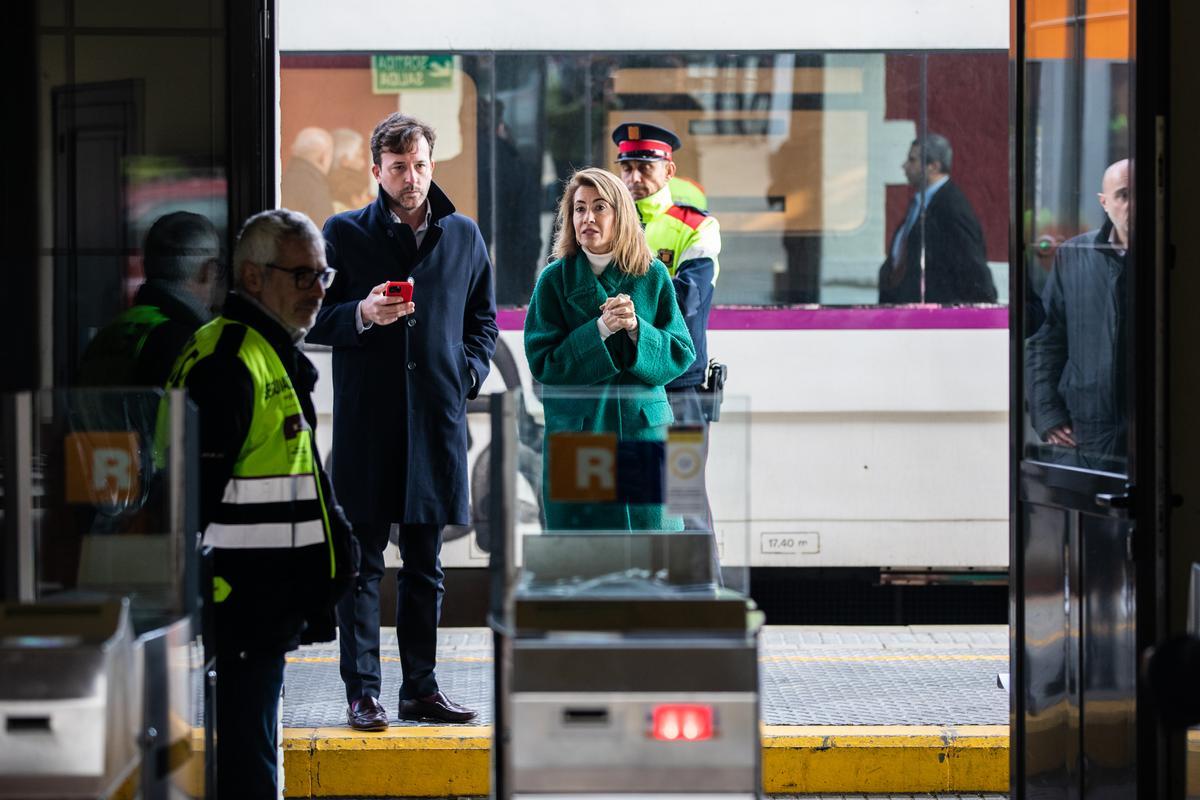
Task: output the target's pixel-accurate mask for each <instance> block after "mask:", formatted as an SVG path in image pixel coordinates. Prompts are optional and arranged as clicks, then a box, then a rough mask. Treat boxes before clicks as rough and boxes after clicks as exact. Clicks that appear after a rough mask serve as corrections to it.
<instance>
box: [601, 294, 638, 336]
mask: <svg viewBox="0 0 1200 800" xmlns="http://www.w3.org/2000/svg"><path fill="white" fill-rule="evenodd" d="M600 319H601V320H602V321H603V322H604V327H606V328H608V329H609V330H610V331H613V332H614V333H615V332H616V331H619V330H621V329H622V328H624V329H625V330H627V331H629V332H630V333H633V332H634V331H636V330H637V326H638V318H637V311H636V310H635V309H634V307H633V298H631V297H630V296H629V295H627V294H618V295H617V296H616V297H610V298H608V299H607V300H605V301H604V302H603V303H601V304H600Z"/></svg>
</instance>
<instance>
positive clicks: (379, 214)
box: [369, 182, 455, 230]
mask: <svg viewBox="0 0 1200 800" xmlns="http://www.w3.org/2000/svg"><path fill="white" fill-rule="evenodd" d="M428 200H429V212H430V216H429V224H430V225H431V226H432V225H438V223H439V222H440V221H441V220H442V219H443V218H445V217H448V216H450V215H451V214H453V213H455V208H454V203H451V202H450V198H449V197H447V196H446V193H445V192H443V191H442V190H441V187H439V186H438V185H437V184H436V183H432V182H431V183H430V184H429V196H428ZM369 208H370V213H369V219H370V224H371V225H372V226H376V227H379V228H381V229H383V230H387V229H388V228H389V227H390V226H392V225H394V224H395V223H393V222H392V210H391V209H390V208H389V207H388V201H387V195H385V194H384V193H383V192H382V191H381V192H379V194H378V196H376V198H375V202H374V203H372V204H371V205H370V206H369ZM439 227H440V225H439Z"/></svg>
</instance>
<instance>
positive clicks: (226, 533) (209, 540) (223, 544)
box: [204, 519, 325, 550]
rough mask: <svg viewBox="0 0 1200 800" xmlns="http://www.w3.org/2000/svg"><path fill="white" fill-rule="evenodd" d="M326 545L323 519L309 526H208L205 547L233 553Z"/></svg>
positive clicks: (314, 521)
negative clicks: (235, 551) (237, 551)
mask: <svg viewBox="0 0 1200 800" xmlns="http://www.w3.org/2000/svg"><path fill="white" fill-rule="evenodd" d="M324 543H325V523H324V521H322V520H320V519H313V520H309V521H308V522H297V523H291V522H260V523H257V524H255V525H222V524H221V523H219V522H212V523H209V525H208V527H207V528H206V529H205V530H204V546H205V547H220V548H226V549H230V550H242V549H254V548H260V549H271V550H279V549H291V548H294V547H308V546H309V545H314V544H324Z"/></svg>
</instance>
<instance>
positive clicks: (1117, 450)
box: [1025, 159, 1129, 468]
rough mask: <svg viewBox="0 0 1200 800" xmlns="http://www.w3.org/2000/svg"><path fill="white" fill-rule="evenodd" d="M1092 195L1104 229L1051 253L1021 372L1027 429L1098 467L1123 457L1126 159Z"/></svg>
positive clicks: (1066, 455)
mask: <svg viewBox="0 0 1200 800" xmlns="http://www.w3.org/2000/svg"><path fill="white" fill-rule="evenodd" d="M1098 197H1099V201H1100V207H1101V208H1103V209H1104V214H1105V220H1104V224H1103V225H1102V226H1101V227H1100V228H1099V229H1098V230H1093V231H1088V232H1087V233H1084V234H1081V235H1079V236H1076V237H1074V238H1073V239H1070V240H1068V241H1066V242H1064V243H1063V244H1062V245H1061V246H1060V247H1059V248H1058V250H1057V252H1055V254H1054V264H1053V266H1052V267H1051V270H1050V276H1049V278H1047V280H1046V285H1045V288H1044V289H1043V290H1042V307H1043V309H1044V310H1045V320H1044V321H1043V322H1042V325H1041V327H1040V328H1038V330H1037V331H1036V332H1035V333H1034V334H1033V335H1032V336H1031V337H1029V339H1028V340H1026V355H1025V367H1026V373H1027V375H1026V382H1027V384H1028V387H1029V388H1028V394H1029V414H1030V419H1031V422H1032V423H1033V427H1034V430H1036V431H1037V432H1038V435H1039V436H1041V438H1042V440H1043V441H1045V442H1047V443H1049V444H1051V445H1055V446H1057V447H1058V448H1062V450H1059V451H1058V453H1059V460H1062V461H1065V462H1068V463H1074V464H1078V465H1081V466H1095V467H1101V468H1102V467H1104V466H1112V465H1113V464H1112V462H1111V461H1105V459H1120V458H1122V457H1124V455H1125V425H1126V412H1127V408H1126V398H1125V339H1126V335H1127V320H1126V281H1127V275H1128V272H1129V270H1128V257H1127V248H1128V243H1129V160H1128V159H1123V160H1121V161H1117V162H1116V163H1114V164H1111V165H1110V166H1109V167H1108V169H1106V170H1105V171H1104V178H1103V180H1102V181H1101V187H1100V193H1099V195H1098Z"/></svg>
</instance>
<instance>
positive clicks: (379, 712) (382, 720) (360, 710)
mask: <svg viewBox="0 0 1200 800" xmlns="http://www.w3.org/2000/svg"><path fill="white" fill-rule="evenodd" d="M346 720H347V721H348V722H349V723H350V727H351V728H353V729H354V730H356V731H386V730H387V726H388V717H387V711H385V710H384V708H383V706H382V705H380V703H379V699H378V698H376V697H369V696H364V697H360V698H358V699H357V700H355V701H354V702H353V703H351V704H350V708H348V709H347V710H346Z"/></svg>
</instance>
